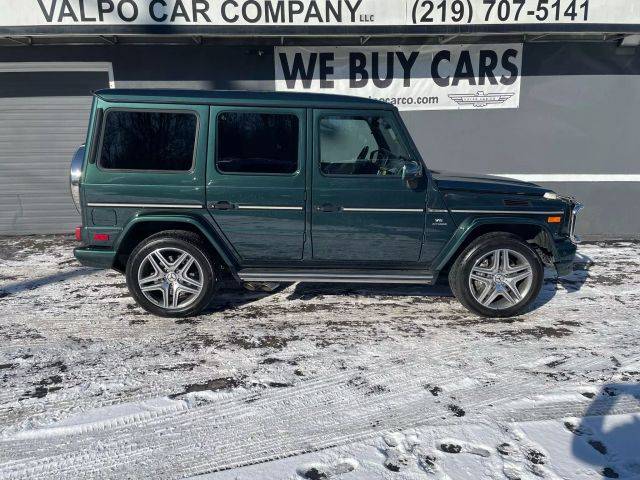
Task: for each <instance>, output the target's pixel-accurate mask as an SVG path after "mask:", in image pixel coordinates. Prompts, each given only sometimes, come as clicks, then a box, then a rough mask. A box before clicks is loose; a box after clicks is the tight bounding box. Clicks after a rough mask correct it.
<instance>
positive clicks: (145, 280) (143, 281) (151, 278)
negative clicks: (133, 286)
mask: <svg viewBox="0 0 640 480" xmlns="http://www.w3.org/2000/svg"><path fill="white" fill-rule="evenodd" d="M162 277H163V275H162V274H159V273H157V272H156V273H152V274H151V275H149V276H148V277H145V278H141V279H140V280H138V285H140V287H142V286H143V285H145V286H146V285H147V284H148V283H150V282H152V283H156V282H158V281H159V280H162Z"/></svg>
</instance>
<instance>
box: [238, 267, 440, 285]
mask: <svg viewBox="0 0 640 480" xmlns="http://www.w3.org/2000/svg"><path fill="white" fill-rule="evenodd" d="M238 276H239V277H240V279H242V280H243V281H245V282H330V283H421V284H431V283H433V280H434V278H433V274H431V273H430V272H426V271H424V270H418V271H415V272H412V271H410V270H409V271H406V270H389V271H380V270H374V271H366V270H286V271H285V270H277V269H272V270H258V269H245V270H240V271H239V272H238Z"/></svg>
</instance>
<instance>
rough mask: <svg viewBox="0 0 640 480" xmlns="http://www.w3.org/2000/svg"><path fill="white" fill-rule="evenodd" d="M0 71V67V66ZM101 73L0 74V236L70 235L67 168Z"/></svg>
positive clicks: (74, 218)
mask: <svg viewBox="0 0 640 480" xmlns="http://www.w3.org/2000/svg"><path fill="white" fill-rule="evenodd" d="M0 66H1V65H0ZM108 86H109V75H108V73H107V72H106V71H105V72H77V71H76V72H2V71H1V70H0V235H14V234H30V233H69V232H71V231H72V230H73V227H74V226H75V225H77V224H78V220H79V216H78V213H77V212H76V210H75V207H74V206H73V202H72V201H71V197H70V196H69V164H70V162H71V157H72V155H73V153H74V151H75V149H76V148H77V147H78V146H79V145H81V144H82V143H84V141H85V135H86V129H87V122H88V118H89V109H90V107H91V92H92V91H94V90H97V89H99V88H106V87H108Z"/></svg>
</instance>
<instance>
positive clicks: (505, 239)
mask: <svg viewBox="0 0 640 480" xmlns="http://www.w3.org/2000/svg"><path fill="white" fill-rule="evenodd" d="M498 249H508V250H511V251H514V252H517V253H519V254H520V255H522V257H523V258H524V259H526V261H527V262H528V264H529V265H530V267H531V272H532V277H531V284H530V287H529V289H528V291H527V293H526V295H523V296H522V299H521V300H519V301H518V302H517V303H516V304H514V305H512V306H506V305H505V306H500V305H498V306H494V308H489V307H487V306H485V305H483V304H482V303H480V302H479V301H478V300H476V298H474V295H473V293H472V291H471V286H470V285H469V283H470V282H469V277H470V274H471V270H472V268H473V267H474V265H475V263H476V261H478V260H479V259H481V258H483V257H485V256H486V255H488V254H490V253H491V252H492V251H495V250H498ZM507 258H509V256H508V255H507ZM543 281H544V266H543V264H542V261H541V260H540V257H539V256H538V254H537V253H536V252H535V250H533V249H532V248H531V247H530V246H529V245H528V244H527V243H526V242H525V241H523V240H522V239H521V238H519V237H518V236H516V235H513V234H510V233H498V232H497V233H488V234H486V235H482V236H480V237H478V238H477V239H475V240H474V241H473V242H471V244H469V246H467V248H465V249H464V251H463V252H462V253H461V254H460V255H459V256H458V258H457V259H456V260H455V262H454V264H453V266H452V267H451V270H450V272H449V286H450V287H451V291H452V292H453V294H454V296H455V297H456V298H457V299H458V301H460V303H462V305H464V306H465V307H466V308H468V309H469V310H471V311H472V312H474V313H477V314H478V315H481V316H483V317H496V318H504V317H513V316H516V315H519V314H521V313H523V312H524V311H525V310H526V309H527V307H529V305H530V304H531V303H532V302H533V301H534V300H535V299H536V298H537V297H538V294H539V293H540V289H541V288H542V284H543ZM498 283H500V280H498ZM503 303H504V302H503Z"/></svg>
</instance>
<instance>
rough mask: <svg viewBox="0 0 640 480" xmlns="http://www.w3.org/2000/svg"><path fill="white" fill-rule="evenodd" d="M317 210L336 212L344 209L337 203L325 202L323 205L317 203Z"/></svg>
mask: <svg viewBox="0 0 640 480" xmlns="http://www.w3.org/2000/svg"><path fill="white" fill-rule="evenodd" d="M316 210H317V211H318V212H326V213H336V212H339V211H340V210H342V207H339V206H337V205H332V204H330V203H324V204H322V205H316Z"/></svg>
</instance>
